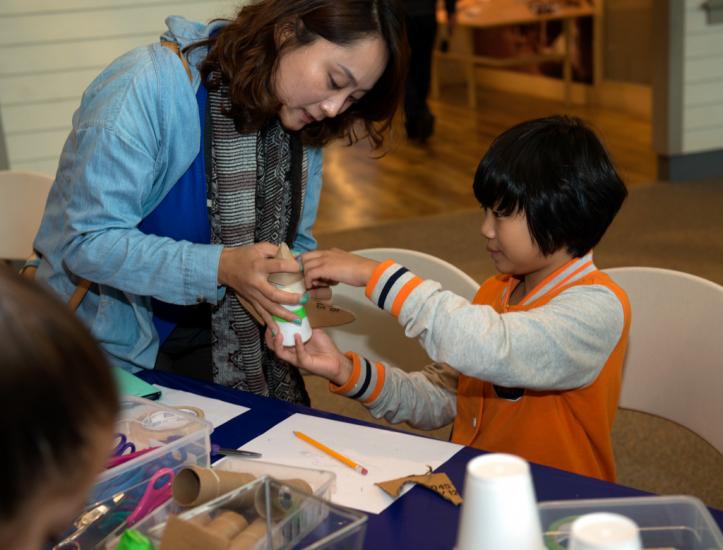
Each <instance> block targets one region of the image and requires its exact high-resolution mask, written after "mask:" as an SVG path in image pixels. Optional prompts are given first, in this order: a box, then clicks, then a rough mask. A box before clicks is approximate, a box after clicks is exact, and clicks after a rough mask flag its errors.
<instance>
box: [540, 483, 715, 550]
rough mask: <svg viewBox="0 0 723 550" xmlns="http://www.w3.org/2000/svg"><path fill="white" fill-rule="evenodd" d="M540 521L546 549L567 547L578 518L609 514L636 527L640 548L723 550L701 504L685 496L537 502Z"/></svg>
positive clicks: (708, 514) (710, 517) (712, 523)
mask: <svg viewBox="0 0 723 550" xmlns="http://www.w3.org/2000/svg"><path fill="white" fill-rule="evenodd" d="M538 508H539V510H540V522H541V523H542V529H543V532H544V534H545V545H546V547H547V548H548V550H561V549H565V548H567V543H568V538H569V533H570V526H571V525H572V522H573V521H574V520H575V518H577V517H578V516H581V515H584V514H590V513H593V512H613V513H616V514H621V515H623V516H626V517H628V518H630V519H631V520H633V521H634V522H635V523H636V524H637V525H638V527H639V528H640V536H641V539H642V542H643V548H656V549H658V548H660V549H663V548H664V549H665V550H672V549H675V550H723V535H721V531H720V529H719V528H718V525H717V524H716V522H715V520H713V517H712V516H711V515H710V512H709V511H708V509H707V508H706V507H705V506H704V505H703V503H702V502H701V501H700V500H698V499H697V498H694V497H689V496H652V497H631V498H610V499H595V500H563V501H552V502H541V503H540V504H539V506H538Z"/></svg>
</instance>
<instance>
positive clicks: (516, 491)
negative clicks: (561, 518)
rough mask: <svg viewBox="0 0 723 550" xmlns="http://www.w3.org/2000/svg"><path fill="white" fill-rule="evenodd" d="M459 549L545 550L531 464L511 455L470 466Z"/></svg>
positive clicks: (480, 460) (484, 458)
mask: <svg viewBox="0 0 723 550" xmlns="http://www.w3.org/2000/svg"><path fill="white" fill-rule="evenodd" d="M463 496H464V503H463V504H462V513H461V516H460V522H459V532H458V534H457V546H456V550H543V549H544V543H543V538H542V529H541V527H540V517H539V515H538V511H537V501H536V499H535V490H534V488H533V486H532V478H531V477H530V466H529V464H528V463H527V462H526V461H525V460H523V459H521V458H520V457H517V456H514V455H510V454H501V453H496V454H488V455H482V456H479V457H477V458H474V459H472V460H470V461H469V462H468V463H467V475H466V477H465V481H464V495H463Z"/></svg>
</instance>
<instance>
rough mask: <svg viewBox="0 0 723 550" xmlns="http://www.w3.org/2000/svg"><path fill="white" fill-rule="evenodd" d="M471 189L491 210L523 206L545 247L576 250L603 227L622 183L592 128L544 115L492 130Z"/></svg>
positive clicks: (583, 249) (619, 199)
mask: <svg viewBox="0 0 723 550" xmlns="http://www.w3.org/2000/svg"><path fill="white" fill-rule="evenodd" d="M473 188H474V194H475V197H477V200H478V201H479V202H480V204H481V205H482V207H483V208H489V209H490V210H493V211H494V212H496V213H497V214H501V215H505V216H508V215H511V214H514V213H516V212H524V213H525V216H526V217H527V225H528V227H529V229H530V234H531V235H532V238H533V239H534V240H535V242H536V243H537V246H538V247H539V248H540V251H541V252H542V253H543V254H545V255H550V254H552V253H553V252H556V251H557V250H560V249H561V248H563V247H566V248H567V250H568V251H569V252H570V253H571V254H572V255H573V256H574V257H580V256H584V255H585V254H586V253H587V252H589V251H590V250H591V249H592V248H593V247H594V246H595V245H596V244H597V243H598V242H599V241H600V239H601V238H602V236H603V235H604V234H605V231H606V230H607V228H608V226H609V225H610V223H611V222H612V221H613V218H614V217H615V215H616V214H617V212H618V210H619V209H620V206H621V205H622V203H623V201H624V200H625V197H626V196H627V190H626V189H625V184H623V182H622V180H621V179H620V176H618V173H617V171H616V170H615V167H614V166H613V163H612V161H611V160H610V157H609V155H608V153H607V151H606V150H605V147H603V145H602V143H601V142H600V140H599V139H598V137H597V136H596V135H595V133H594V132H593V131H592V130H591V129H590V128H588V127H587V126H586V125H585V124H584V123H583V122H582V121H581V120H580V119H578V118H575V117H569V116H551V117H547V118H539V119H535V120H530V121H527V122H523V123H521V124H518V125H516V126H513V127H512V128H510V129H509V130H506V131H505V132H503V133H502V134H500V135H499V136H498V137H497V138H496V139H495V140H494V142H493V143H492V145H491V146H490V148H489V150H488V151H487V153H486V154H485V155H484V157H482V160H481V161H480V163H479V166H478V167H477V173H476V174H475V177H474V184H473Z"/></svg>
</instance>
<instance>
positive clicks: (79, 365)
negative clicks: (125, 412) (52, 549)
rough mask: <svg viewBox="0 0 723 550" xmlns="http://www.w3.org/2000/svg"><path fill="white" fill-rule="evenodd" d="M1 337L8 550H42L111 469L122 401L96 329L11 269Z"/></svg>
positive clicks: (3, 512)
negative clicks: (96, 339) (93, 331)
mask: <svg viewBox="0 0 723 550" xmlns="http://www.w3.org/2000/svg"><path fill="white" fill-rule="evenodd" d="M0 331H1V332H2V334H3V338H2V340H0V414H2V416H3V417H4V418H5V419H6V421H5V422H3V423H2V425H1V426H0V440H2V442H3V452H2V458H0V465H1V466H2V469H3V472H4V473H5V475H6V476H7V478H6V479H5V483H4V484H3V496H2V498H1V499H0V548H13V549H15V550H40V549H41V548H48V547H49V546H48V545H49V544H50V545H52V544H53V541H54V540H56V539H57V538H58V537H59V536H60V535H61V534H62V533H63V532H64V531H65V530H66V528H67V527H68V525H69V524H70V523H71V522H72V521H73V518H74V517H75V516H76V515H77V513H78V510H79V509H81V508H82V506H83V503H84V502H85V499H86V498H87V497H88V493H89V492H90V489H91V486H92V484H93V482H94V481H95V477H96V476H97V475H98V474H99V473H100V472H101V471H102V470H103V467H104V465H105V461H106V460H107V459H108V456H109V454H110V449H111V447H112V446H113V432H114V431H115V430H114V426H115V419H116V414H117V413H118V407H119V404H118V394H117V392H116V386H115V380H114V378H113V373H112V372H111V369H110V366H109V365H108V362H107V361H106V358H105V357H104V356H103V352H102V351H101V350H100V348H99V347H98V345H97V344H96V343H95V342H94V341H93V338H92V337H91V336H90V334H89V333H88V330H87V329H86V328H85V327H84V326H83V325H82V324H81V323H80V322H78V320H77V319H75V318H74V317H73V314H72V313H71V312H69V311H68V308H67V307H65V305H64V304H63V303H61V302H60V301H59V300H58V299H57V297H55V296H52V295H51V294H50V292H48V291H47V290H46V289H43V288H41V287H40V285H36V284H34V283H32V282H30V281H26V280H24V279H22V278H21V277H19V276H18V275H17V274H15V273H12V272H10V270H8V269H6V268H5V267H4V266H0ZM19 419H22V420H19Z"/></svg>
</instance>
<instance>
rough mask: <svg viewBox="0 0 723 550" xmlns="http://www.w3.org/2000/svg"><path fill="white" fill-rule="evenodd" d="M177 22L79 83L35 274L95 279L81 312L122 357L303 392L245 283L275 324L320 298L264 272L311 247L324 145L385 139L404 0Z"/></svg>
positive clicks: (59, 285)
mask: <svg viewBox="0 0 723 550" xmlns="http://www.w3.org/2000/svg"><path fill="white" fill-rule="evenodd" d="M166 23H167V25H168V32H167V33H165V34H164V35H163V37H162V43H161V44H154V45H151V46H148V47H144V48H139V49H136V50H133V51H131V52H129V53H128V54H126V55H124V56H122V57H120V58H119V59H117V60H116V61H114V62H113V63H112V64H111V65H110V66H109V67H108V68H107V69H106V70H104V71H103V72H102V73H101V74H100V75H99V76H98V77H97V78H96V80H95V81H94V82H93V83H92V84H91V85H90V86H89V88H88V89H87V90H86V92H85V94H84V95H83V100H82V102H81V105H80V108H79V109H78V111H77V112H76V113H75V115H74V117H73V130H72V131H71V134H70V136H69V138H68V140H67V142H66V144H65V146H64V149H63V153H62V155H61V159H60V164H59V167H58V173H57V175H56V180H55V183H54V185H53V188H52V189H51V192H50V195H49V198H48V205H47V207H46V212H45V215H44V218H43V222H42V225H41V227H40V230H39V233H38V236H37V238H36V241H35V248H36V251H37V252H38V255H39V256H40V258H41V261H40V265H39V268H38V276H39V277H41V278H42V279H44V280H46V281H47V282H48V283H49V284H50V285H51V286H52V287H53V288H54V289H55V290H56V291H58V292H59V293H60V294H61V295H62V296H65V297H68V296H70V295H71V294H72V293H73V292H74V289H75V287H76V284H77V283H79V282H82V281H81V280H83V279H84V280H87V281H91V282H92V284H91V286H90V291H89V292H88V294H87V295H86V296H85V297H84V299H83V300H82V301H81V303H80V305H79V307H78V310H77V311H78V314H79V315H80V316H81V318H82V319H84V320H85V321H86V323H87V324H88V325H89V326H90V327H91V330H92V332H93V334H94V335H95V336H96V338H98V340H99V341H100V342H101V344H102V345H103V347H104V349H105V350H106V352H107V353H108V354H109V356H110V358H111V360H112V361H113V362H114V363H116V364H119V365H121V366H125V367H146V368H150V367H154V366H156V367H157V368H161V369H170V370H174V371H177V372H185V373H188V374H192V375H195V376H200V377H205V378H212V379H213V380H214V381H215V382H219V383H222V384H226V385H229V386H233V387H236V388H240V389H244V390H249V391H253V392H255V393H258V394H262V395H272V396H274V397H278V398H281V399H285V400H290V401H296V402H304V403H308V396H307V394H306V392H305V390H304V385H303V381H302V379H301V377H300V376H299V375H298V374H297V373H296V371H295V369H290V368H288V366H287V365H285V364H283V363H281V362H279V361H278V360H276V359H275V358H274V355H273V354H272V353H269V352H268V351H267V350H266V348H265V346H264V344H263V340H262V337H261V330H260V327H259V325H258V323H257V322H256V321H255V320H254V318H253V316H252V315H251V313H249V311H248V310H247V309H244V307H242V306H241V304H240V302H239V300H237V299H236V298H235V297H234V294H237V295H238V296H239V297H240V298H241V299H243V301H244V302H245V303H246V304H249V305H248V307H249V309H253V310H255V312H256V313H258V314H259V315H260V316H261V317H263V318H264V320H265V321H266V323H267V324H269V325H271V326H272V327H274V326H275V324H274V322H273V319H272V315H274V316H278V317H281V318H284V319H287V320H293V319H294V316H293V314H290V313H289V312H288V311H287V310H285V309H284V308H282V307H281V306H279V303H287V304H293V303H298V302H300V301H302V302H303V301H304V300H305V299H308V296H304V297H302V296H299V295H296V294H288V293H284V292H281V291H279V290H277V289H274V288H273V287H272V286H271V285H270V284H269V283H268V282H267V277H268V275H269V274H270V273H273V272H276V271H295V270H298V266H297V265H296V263H295V262H293V261H281V260H275V259H273V256H274V255H275V253H276V249H277V245H278V244H280V243H281V242H282V241H286V242H287V243H288V244H290V245H292V246H293V248H295V249H297V250H299V251H306V250H310V249H312V248H314V247H315V244H316V243H315V241H314V239H313V237H312V236H311V233H310V229H311V226H312V225H313V223H314V219H315V217H316V209H317V205H318V199H319V192H320V187H321V152H320V149H319V148H320V147H321V146H322V145H324V144H325V143H327V142H328V141H329V140H331V139H333V138H336V137H345V138H347V140H348V141H349V142H354V141H356V140H357V139H358V138H359V137H360V136H366V137H368V139H369V140H370V141H371V143H372V144H373V145H374V146H376V147H379V146H380V145H381V144H382V141H383V134H384V132H385V131H386V130H387V128H388V127H389V125H390V123H391V119H392V117H393V115H394V112H395V110H396V107H397V104H398V102H399V97H400V94H401V89H402V86H403V84H402V83H403V79H404V69H405V66H406V50H405V46H404V44H405V35H404V25H403V15H402V10H401V7H400V5H399V2H398V1H397V0H314V1H309V0H261V1H259V2H255V3H253V4H251V5H248V6H246V7H244V8H242V9H241V10H240V12H239V13H238V15H237V16H236V18H235V19H234V20H233V21H231V22H229V21H215V22H212V23H211V24H210V25H208V26H204V25H201V24H198V23H191V22H188V21H186V20H184V19H182V18H179V17H171V18H169V19H168V20H167V21H166ZM186 62H187V64H186ZM194 96H195V97H194ZM227 291H228V292H227ZM151 298H153V301H152V300H151ZM159 347H160V351H159Z"/></svg>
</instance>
